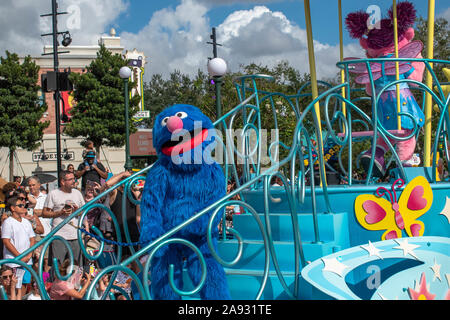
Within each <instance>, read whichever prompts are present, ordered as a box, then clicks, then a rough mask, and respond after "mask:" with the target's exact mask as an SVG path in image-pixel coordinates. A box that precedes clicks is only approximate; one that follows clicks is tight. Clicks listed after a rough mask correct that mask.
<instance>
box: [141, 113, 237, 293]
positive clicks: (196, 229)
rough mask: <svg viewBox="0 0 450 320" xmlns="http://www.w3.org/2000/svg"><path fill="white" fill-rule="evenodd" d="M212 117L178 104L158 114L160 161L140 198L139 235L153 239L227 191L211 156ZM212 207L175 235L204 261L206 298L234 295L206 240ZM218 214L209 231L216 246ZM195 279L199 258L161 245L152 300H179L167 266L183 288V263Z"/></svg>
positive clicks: (187, 250)
mask: <svg viewBox="0 0 450 320" xmlns="http://www.w3.org/2000/svg"><path fill="white" fill-rule="evenodd" d="M213 132H214V128H213V124H212V122H211V120H210V119H209V118H208V117H206V116H205V115H204V114H203V113H202V112H201V111H200V110H199V109H198V108H196V107H194V106H191V105H186V104H176V105H173V106H171V107H168V108H166V109H165V110H164V111H162V112H161V113H160V114H159V115H158V116H156V119H155V123H154V126H153V146H154V148H155V149H156V151H157V153H158V160H157V162H156V163H155V164H154V165H153V167H152V168H151V169H150V170H149V172H148V174H147V178H146V183H145V187H144V191H143V196H142V202H141V215H142V217H141V236H140V240H141V241H144V242H148V241H153V240H155V239H157V238H158V237H160V236H161V235H163V234H164V233H166V232H167V231H169V230H171V229H173V228H174V227H176V226H178V225H180V224H181V223H183V222H184V221H186V220H187V219H189V218H191V217H192V216H193V215H195V214H196V213H197V212H199V211H201V210H202V209H204V208H206V207H207V206H209V205H211V204H213V203H214V202H215V201H217V200H218V199H220V198H222V197H223V196H224V195H225V186H226V182H225V177H224V174H223V171H222V169H221V167H220V166H219V165H218V164H217V163H216V162H214V161H213V160H212V159H211V154H210V153H211V150H210V149H212V147H213V146H214V143H216V142H214V137H213V136H212V135H213ZM211 215H212V211H210V212H208V213H207V214H205V215H203V216H201V217H200V218H199V219H197V220H195V221H194V222H192V223H190V224H189V225H187V226H185V227H184V228H183V229H181V230H180V231H178V232H177V233H176V234H175V235H174V236H175V237H177V238H178V237H179V238H183V239H186V240H188V241H190V242H192V243H193V244H194V245H195V246H197V248H199V250H200V251H201V253H202V254H203V257H204V259H205V262H206V269H207V273H206V280H205V283H204V286H203V287H202V289H201V290H200V297H201V298H202V299H214V300H219V299H230V294H229V290H228V284H227V281H226V276H225V272H224V270H223V267H222V266H221V265H220V264H219V263H218V262H217V261H216V260H215V259H214V258H213V256H212V255H211V252H210V249H209V247H208V243H207V228H208V223H209V219H210V217H211ZM220 217H221V214H220V212H219V213H218V214H217V216H216V218H215V220H214V223H213V226H212V230H211V234H212V240H213V246H214V248H215V249H216V248H217V239H218V236H219V235H218V228H217V226H218V223H219V220H220ZM183 261H184V262H185V263H186V264H185V268H186V269H187V271H188V274H189V276H190V278H191V280H192V282H193V283H194V285H197V284H198V283H199V282H200V279H201V275H202V270H201V264H200V260H199V258H198V257H197V255H196V254H195V253H194V251H192V249H190V248H189V247H187V246H185V245H181V244H169V245H165V246H163V247H161V248H160V249H159V250H158V251H157V252H156V253H155V255H154V257H153V260H152V261H151V268H150V269H151V270H150V272H151V292H152V296H153V298H154V299H164V300H165V299H180V296H179V295H178V294H176V293H175V292H174V291H173V290H172V288H171V287H170V285H169V278H168V270H169V265H170V264H173V265H174V267H175V268H174V269H175V270H174V284H175V286H176V287H177V288H179V289H182V288H183V286H182V284H183V282H182V270H181V269H182V264H183Z"/></svg>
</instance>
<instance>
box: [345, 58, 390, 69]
mask: <svg viewBox="0 0 450 320" xmlns="http://www.w3.org/2000/svg"><path fill="white" fill-rule="evenodd" d="M349 60H360V58H354V57H349V58H344V61H349ZM370 69H371V71H372V72H377V71H380V70H381V65H380V64H379V63H371V64H370ZM348 71H349V72H351V73H368V71H367V66H366V63H365V62H359V63H350V64H349V65H348Z"/></svg>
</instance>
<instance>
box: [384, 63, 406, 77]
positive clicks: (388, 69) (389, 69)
mask: <svg viewBox="0 0 450 320" xmlns="http://www.w3.org/2000/svg"><path fill="white" fill-rule="evenodd" d="M411 68H412V65H410V64H401V65H399V66H398V74H403V73H406V72H408V71H409V70H411ZM385 73H386V74H387V75H388V76H393V75H395V63H393V67H388V66H387V64H386V68H385Z"/></svg>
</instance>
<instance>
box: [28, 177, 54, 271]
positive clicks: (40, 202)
mask: <svg viewBox="0 0 450 320" xmlns="http://www.w3.org/2000/svg"><path fill="white" fill-rule="evenodd" d="M27 182H28V188H30V192H29V194H28V197H32V198H33V199H34V200H35V203H34V206H33V205H31V204H32V203H33V202H31V201H30V204H29V205H28V207H32V210H33V212H34V214H35V215H37V216H38V217H39V220H40V221H41V224H42V226H43V227H44V233H42V234H37V235H36V241H37V242H39V241H41V239H43V238H44V237H45V236H46V235H48V234H49V233H50V231H51V230H52V219H50V218H44V217H43V216H42V211H43V209H44V203H45V199H47V194H45V193H43V192H41V182H40V180H39V178H38V177H36V176H32V177H30V178H28V181H27ZM37 250H38V253H39V254H40V250H42V247H40V248H39V249H37ZM48 254H49V250H47V251H46V252H45V257H44V269H47V266H48ZM44 271H47V270H44Z"/></svg>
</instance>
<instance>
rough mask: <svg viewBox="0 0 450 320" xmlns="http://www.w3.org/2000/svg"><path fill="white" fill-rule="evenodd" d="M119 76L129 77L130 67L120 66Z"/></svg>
mask: <svg viewBox="0 0 450 320" xmlns="http://www.w3.org/2000/svg"><path fill="white" fill-rule="evenodd" d="M119 76H120V77H121V78H122V79H128V78H129V77H131V69H130V68H128V67H127V66H125V67H122V68H120V70H119Z"/></svg>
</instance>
